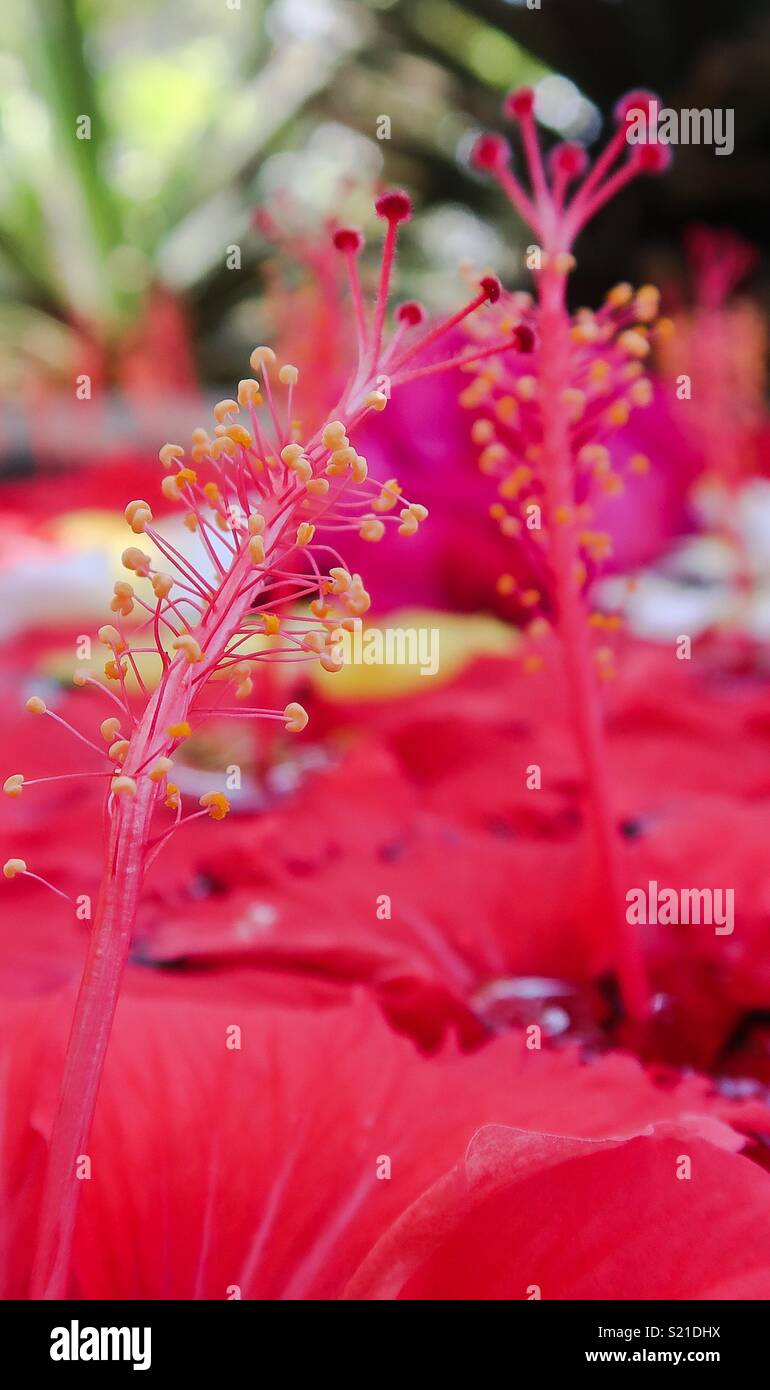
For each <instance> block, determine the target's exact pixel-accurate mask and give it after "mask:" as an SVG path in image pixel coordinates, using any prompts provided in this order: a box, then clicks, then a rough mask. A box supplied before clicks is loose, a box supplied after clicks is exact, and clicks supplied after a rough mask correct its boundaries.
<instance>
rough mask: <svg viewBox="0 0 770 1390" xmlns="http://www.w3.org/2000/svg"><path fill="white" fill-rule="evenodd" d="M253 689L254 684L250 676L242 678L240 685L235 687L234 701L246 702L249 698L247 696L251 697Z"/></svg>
mask: <svg viewBox="0 0 770 1390" xmlns="http://www.w3.org/2000/svg"><path fill="white" fill-rule="evenodd" d="M253 689H254V682H253V680H252V679H251V676H246V677H244V679H243V680H242V681H241V683H240V685H237V686H236V688H235V698H236V700H248V698H249V696H250V695H251V693H252V691H253Z"/></svg>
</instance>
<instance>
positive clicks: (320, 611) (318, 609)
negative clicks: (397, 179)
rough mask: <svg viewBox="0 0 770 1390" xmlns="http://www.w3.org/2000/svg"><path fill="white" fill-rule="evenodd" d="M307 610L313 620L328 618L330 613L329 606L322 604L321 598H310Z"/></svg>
mask: <svg viewBox="0 0 770 1390" xmlns="http://www.w3.org/2000/svg"><path fill="white" fill-rule="evenodd" d="M308 608H309V609H310V612H311V613H312V614H313V617H314V618H328V616H329V614H330V613H331V609H330V607H329V605H328V604H327V603H324V601H323V599H322V598H312V599H311V600H310V602H309V604H308Z"/></svg>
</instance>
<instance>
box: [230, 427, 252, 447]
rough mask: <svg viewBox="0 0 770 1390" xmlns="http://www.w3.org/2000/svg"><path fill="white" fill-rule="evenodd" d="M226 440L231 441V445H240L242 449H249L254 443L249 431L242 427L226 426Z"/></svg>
mask: <svg viewBox="0 0 770 1390" xmlns="http://www.w3.org/2000/svg"><path fill="white" fill-rule="evenodd" d="M227 438H228V439H232V441H233V444H242V445H243V447H244V449H250V448H251V446H252V444H253V443H254V441H253V439H252V437H251V435H250V434H249V431H248V430H247V429H246V428H245V427H244V426H243V425H228V427H227Z"/></svg>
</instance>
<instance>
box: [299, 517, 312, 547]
mask: <svg viewBox="0 0 770 1390" xmlns="http://www.w3.org/2000/svg"><path fill="white" fill-rule="evenodd" d="M314 535H315V526H313V524H312V522H310V521H301V522H300V524H299V526H298V527H297V545H309V544H310V542H311V541H312V539H313V537H314Z"/></svg>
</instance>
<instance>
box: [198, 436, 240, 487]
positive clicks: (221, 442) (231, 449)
mask: <svg viewBox="0 0 770 1390" xmlns="http://www.w3.org/2000/svg"><path fill="white" fill-rule="evenodd" d="M237 448H238V445H237V444H236V442H235V440H234V439H231V438H230V436H229V434H223V435H220V437H219V439H215V440H213V442H212V444H211V448H210V449H209V453H210V454H211V457H212V458H213V459H214V461H215V462H219V460H220V458H221V457H222V455H223V454H227V456H228V458H232V457H233V454H234V453H235V452H236V450H237ZM213 486H214V484H213V483H207V484H206V487H213ZM203 491H204V492H205V491H206V488H205V487H204V489H203Z"/></svg>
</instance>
